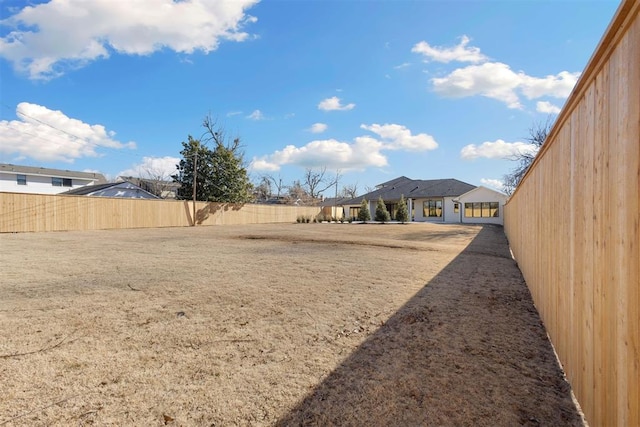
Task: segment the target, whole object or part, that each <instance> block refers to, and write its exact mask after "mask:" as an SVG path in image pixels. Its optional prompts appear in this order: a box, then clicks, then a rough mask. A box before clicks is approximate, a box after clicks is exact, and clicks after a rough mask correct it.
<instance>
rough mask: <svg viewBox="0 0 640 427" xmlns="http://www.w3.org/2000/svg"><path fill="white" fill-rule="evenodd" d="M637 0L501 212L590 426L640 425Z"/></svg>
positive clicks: (626, 6) (619, 17)
mask: <svg viewBox="0 0 640 427" xmlns="http://www.w3.org/2000/svg"><path fill="white" fill-rule="evenodd" d="M639 11H640V2H637V1H632V0H630V1H623V2H622V4H621V5H620V7H619V9H618V12H617V14H616V16H615V17H614V19H613V20H612V23H611V24H610V26H609V28H608V30H607V33H606V34H605V35H604V36H603V38H602V41H601V42H600V44H599V46H598V48H597V50H596V52H594V54H593V56H592V57H591V61H590V62H589V64H588V65H587V67H586V69H585V71H584V72H583V74H582V77H581V79H580V81H579V82H578V84H577V85H576V88H575V89H574V91H573V92H572V94H571V96H570V98H569V100H567V103H566V105H565V108H564V109H563V110H562V112H561V113H560V115H559V116H558V119H557V121H556V124H555V125H554V127H553V129H552V130H551V132H550V134H549V138H548V140H547V142H546V144H545V145H544V147H543V149H542V150H541V152H540V154H539V155H538V157H537V158H536V160H535V162H534V163H533V165H532V167H531V168H530V169H529V171H528V172H527V174H526V176H525V178H524V179H523V181H522V183H521V185H520V186H519V187H518V189H517V190H516V192H515V193H514V194H513V195H512V197H511V199H510V200H509V202H508V203H507V205H506V207H505V230H506V233H507V235H508V237H509V242H510V245H511V248H512V251H513V253H514V256H515V257H516V259H517V261H518V265H519V266H520V269H521V270H522V273H523V275H524V277H525V279H526V281H527V284H528V286H529V288H530V289H531V294H532V296H533V298H534V301H535V303H536V306H537V308H538V310H539V312H540V315H541V317H542V318H543V320H544V322H545V326H546V327H547V331H548V333H549V335H550V337H551V340H552V342H553V343H554V346H555V347H556V350H557V352H558V355H559V358H560V361H561V362H562V364H563V366H564V368H565V372H566V374H567V377H568V379H569V381H570V382H571V384H572V386H573V390H574V392H575V394H576V396H577V398H578V401H579V402H580V404H581V406H582V409H583V411H584V413H585V416H586V418H587V421H588V422H589V424H590V425H593V426H600V425H607V426H615V425H618V426H630V425H640V415H639V412H640V408H639V407H640V371H639V365H640V342H639V341H640V326H639V325H640V311H639V307H640V296H639V294H640V292H639V288H640V66H639V64H640V18H639V16H640V15H639Z"/></svg>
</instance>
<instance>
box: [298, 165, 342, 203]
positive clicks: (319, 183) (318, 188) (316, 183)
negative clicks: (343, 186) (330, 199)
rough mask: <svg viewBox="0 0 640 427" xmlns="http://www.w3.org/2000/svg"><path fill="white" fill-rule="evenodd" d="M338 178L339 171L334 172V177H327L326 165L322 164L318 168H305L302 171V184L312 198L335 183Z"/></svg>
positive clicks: (315, 197)
mask: <svg viewBox="0 0 640 427" xmlns="http://www.w3.org/2000/svg"><path fill="white" fill-rule="evenodd" d="M339 179H340V172H339V171H338V172H336V175H335V177H333V178H330V177H328V176H327V167H326V166H323V167H322V168H320V169H318V170H314V169H312V168H307V169H306V170H305V173H304V183H303V186H304V187H305V189H306V190H307V192H308V193H309V197H311V198H312V199H317V198H318V197H319V196H320V194H321V193H322V192H323V191H325V190H327V189H328V188H330V187H332V186H334V185H336V183H337V182H338V180H339Z"/></svg>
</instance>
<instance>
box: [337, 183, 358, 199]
mask: <svg viewBox="0 0 640 427" xmlns="http://www.w3.org/2000/svg"><path fill="white" fill-rule="evenodd" d="M340 195H341V196H342V197H348V198H350V199H355V198H356V197H358V183H357V182H356V183H355V184H345V185H343V186H342V191H341V192H340Z"/></svg>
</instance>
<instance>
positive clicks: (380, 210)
mask: <svg viewBox="0 0 640 427" xmlns="http://www.w3.org/2000/svg"><path fill="white" fill-rule="evenodd" d="M375 219H376V221H380V222H382V223H385V222H388V221H390V220H391V215H389V211H388V210H387V207H386V206H385V204H384V200H382V196H380V197H379V198H378V204H377V206H376V218H375Z"/></svg>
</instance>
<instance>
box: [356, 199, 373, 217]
mask: <svg viewBox="0 0 640 427" xmlns="http://www.w3.org/2000/svg"><path fill="white" fill-rule="evenodd" d="M370 219H371V212H369V203H368V202H367V200H366V199H362V203H360V212H358V221H369V220H370Z"/></svg>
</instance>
